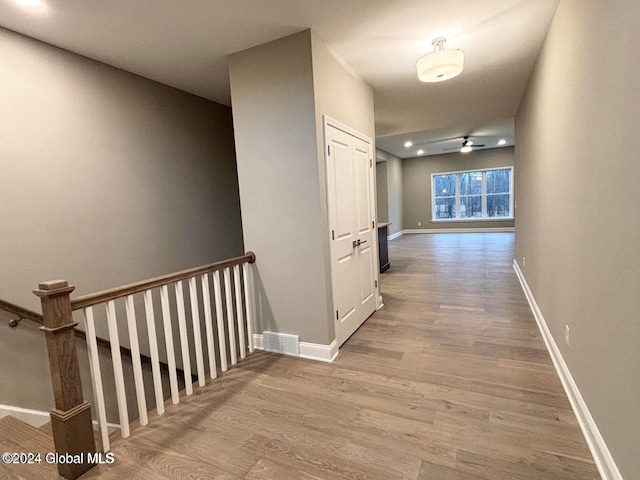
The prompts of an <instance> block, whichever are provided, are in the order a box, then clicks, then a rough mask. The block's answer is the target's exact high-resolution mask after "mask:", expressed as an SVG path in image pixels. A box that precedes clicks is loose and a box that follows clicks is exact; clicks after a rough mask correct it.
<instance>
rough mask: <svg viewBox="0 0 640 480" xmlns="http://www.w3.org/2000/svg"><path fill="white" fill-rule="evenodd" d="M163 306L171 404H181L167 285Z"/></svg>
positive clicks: (162, 297)
mask: <svg viewBox="0 0 640 480" xmlns="http://www.w3.org/2000/svg"><path fill="white" fill-rule="evenodd" d="M160 303H161V304H162V324H163V326H164V342H165V344H166V346H167V364H168V365H169V385H171V402H172V403H174V404H176V403H180V391H179V390H178V374H177V372H176V354H175V351H174V349H173V329H172V328H171V309H170V306H169V289H168V288H167V286H166V285H163V286H162V288H160Z"/></svg>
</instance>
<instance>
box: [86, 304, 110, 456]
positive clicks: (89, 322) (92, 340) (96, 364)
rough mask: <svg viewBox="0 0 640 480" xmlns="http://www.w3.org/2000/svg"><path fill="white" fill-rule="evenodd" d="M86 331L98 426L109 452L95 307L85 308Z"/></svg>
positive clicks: (104, 445)
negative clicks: (94, 315) (94, 314)
mask: <svg viewBox="0 0 640 480" xmlns="http://www.w3.org/2000/svg"><path fill="white" fill-rule="evenodd" d="M84 331H85V334H86V338H87V351H88V352H89V369H90V370H91V385H92V386H93V401H94V402H95V404H96V405H95V407H96V412H97V416H98V428H99V429H100V438H101V439H102V450H103V451H105V452H108V451H109V450H110V445H109V428H108V427H107V409H106V405H105V401H104V390H103V388H102V373H101V371H100V356H99V355H98V342H97V341H96V327H95V323H94V321H93V307H87V308H85V309H84Z"/></svg>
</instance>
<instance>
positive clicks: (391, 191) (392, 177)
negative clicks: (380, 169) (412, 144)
mask: <svg viewBox="0 0 640 480" xmlns="http://www.w3.org/2000/svg"><path fill="white" fill-rule="evenodd" d="M376 158H377V159H379V160H382V161H384V162H386V165H387V188H386V194H387V210H388V217H387V219H388V220H387V221H388V222H389V223H390V225H389V236H391V235H394V234H400V232H402V230H403V219H402V217H403V212H404V206H403V191H404V190H403V185H402V181H403V180H402V171H403V170H402V160H401V159H400V158H398V157H396V156H395V155H391V154H390V153H388V152H385V151H384V150H380V149H377V150H376ZM378 193H380V192H378Z"/></svg>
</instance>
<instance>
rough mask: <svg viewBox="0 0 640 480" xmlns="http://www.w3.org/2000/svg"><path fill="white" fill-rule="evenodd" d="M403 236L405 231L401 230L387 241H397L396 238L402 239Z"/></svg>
mask: <svg viewBox="0 0 640 480" xmlns="http://www.w3.org/2000/svg"><path fill="white" fill-rule="evenodd" d="M403 234H404V230H400V231H399V232H396V233H394V234H392V235H389V236H388V237H387V240H395V239H396V238H398V237H401V236H402V235H403Z"/></svg>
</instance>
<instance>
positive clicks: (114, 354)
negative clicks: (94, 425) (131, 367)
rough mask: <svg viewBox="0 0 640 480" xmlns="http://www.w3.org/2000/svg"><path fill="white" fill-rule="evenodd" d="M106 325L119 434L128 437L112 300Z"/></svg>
mask: <svg viewBox="0 0 640 480" xmlns="http://www.w3.org/2000/svg"><path fill="white" fill-rule="evenodd" d="M107 325H108V326H109V342H110V343H111V361H112V362H113V375H114V377H115V382H116V399H117V401H118V415H119V416H120V432H121V434H122V438H127V437H128V436H129V412H128V410H127V396H126V391H125V389H124V373H123V372H122V358H121V357H120V338H119V336H118V324H117V321H116V307H115V302H114V301H113V300H111V301H109V302H107Z"/></svg>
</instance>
